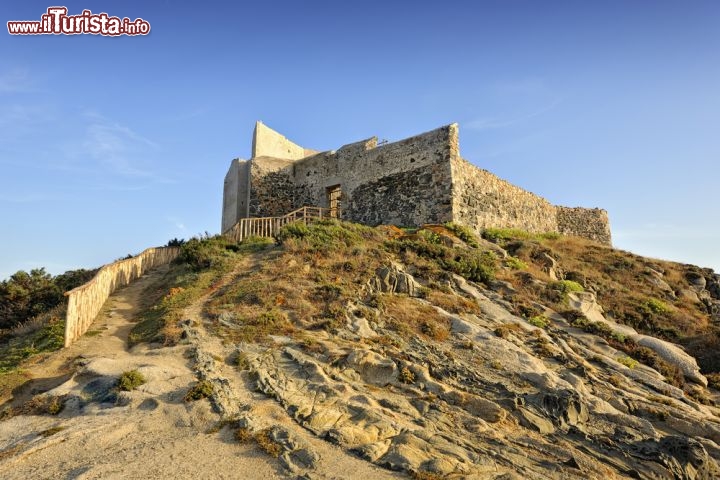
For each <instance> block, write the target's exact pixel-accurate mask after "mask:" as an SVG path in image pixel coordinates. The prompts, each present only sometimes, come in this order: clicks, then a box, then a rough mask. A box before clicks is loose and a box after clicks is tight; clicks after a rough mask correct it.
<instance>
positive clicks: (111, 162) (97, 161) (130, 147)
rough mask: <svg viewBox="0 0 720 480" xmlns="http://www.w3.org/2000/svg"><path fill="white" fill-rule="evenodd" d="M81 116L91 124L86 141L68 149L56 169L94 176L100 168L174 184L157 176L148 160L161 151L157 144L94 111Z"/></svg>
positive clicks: (75, 143)
mask: <svg viewBox="0 0 720 480" xmlns="http://www.w3.org/2000/svg"><path fill="white" fill-rule="evenodd" d="M81 116H82V117H83V118H85V119H87V120H88V123H87V125H86V126H85V128H84V135H83V138H82V139H81V140H79V141H77V142H74V143H69V144H67V145H65V147H64V150H65V160H64V161H61V162H59V163H58V164H56V165H55V168H57V169H59V170H64V171H72V172H76V173H86V174H92V173H97V172H98V167H100V169H99V170H100V171H105V172H108V173H110V174H112V175H115V176H119V177H125V178H133V179H142V180H147V181H149V182H151V183H172V181H171V180H170V179H168V178H166V177H163V176H161V175H158V174H157V173H156V172H154V171H153V169H152V166H151V165H150V163H149V162H150V161H149V159H150V158H152V157H153V156H154V155H155V154H156V152H157V151H158V150H161V147H160V146H159V145H158V144H157V143H156V142H154V141H152V140H150V139H148V138H147V137H145V136H143V135H140V134H139V133H137V132H136V131H135V130H133V129H132V128H130V127H127V126H125V125H121V124H119V123H117V122H114V121H112V120H110V119H109V118H107V117H105V116H103V115H101V114H100V113H97V112H95V111H92V110H87V111H85V112H83V113H82V115H81ZM88 160H91V161H90V162H88ZM125 187H126V186H125ZM138 188H139V187H138Z"/></svg>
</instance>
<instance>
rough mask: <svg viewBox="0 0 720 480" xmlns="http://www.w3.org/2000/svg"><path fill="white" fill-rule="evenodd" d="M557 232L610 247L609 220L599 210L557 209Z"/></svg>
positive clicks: (606, 215)
mask: <svg viewBox="0 0 720 480" xmlns="http://www.w3.org/2000/svg"><path fill="white" fill-rule="evenodd" d="M557 223H558V231H559V232H560V233H562V234H563V235H575V236H577V237H584V238H589V239H590V240H595V241H596V242H600V243H604V244H606V245H611V243H612V237H611V234H610V220H609V218H608V214H607V211H605V210H602V209H600V208H580V207H574V208H570V207H557Z"/></svg>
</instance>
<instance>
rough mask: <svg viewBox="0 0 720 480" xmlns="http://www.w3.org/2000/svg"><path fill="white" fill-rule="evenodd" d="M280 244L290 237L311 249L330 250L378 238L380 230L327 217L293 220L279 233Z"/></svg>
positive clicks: (318, 250)
mask: <svg viewBox="0 0 720 480" xmlns="http://www.w3.org/2000/svg"><path fill="white" fill-rule="evenodd" d="M276 237H277V240H278V242H280V244H283V243H285V242H287V241H288V240H289V239H296V240H301V241H303V242H305V243H306V244H307V247H308V249H309V250H311V251H316V252H329V251H332V250H336V249H338V248H342V247H352V246H355V245H359V244H361V243H362V242H363V240H365V239H371V238H377V239H379V238H380V237H379V234H378V232H377V231H376V230H375V229H374V228H372V227H367V226H364V225H359V224H356V223H350V222H342V221H339V220H333V219H327V220H320V221H317V222H312V223H310V224H307V225H306V224H305V223H303V222H293V223H290V224H288V225H285V226H284V227H283V228H281V229H280V231H279V232H278V234H277V236H276Z"/></svg>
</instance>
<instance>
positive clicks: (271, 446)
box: [255, 428, 283, 458]
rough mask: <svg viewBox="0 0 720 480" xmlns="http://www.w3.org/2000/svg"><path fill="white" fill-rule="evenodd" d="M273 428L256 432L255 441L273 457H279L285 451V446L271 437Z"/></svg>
mask: <svg viewBox="0 0 720 480" xmlns="http://www.w3.org/2000/svg"><path fill="white" fill-rule="evenodd" d="M270 432H271V429H269V428H266V429H265V430H261V431H259V432H257V433H256V434H255V442H257V445H258V447H260V449H261V450H262V451H263V452H265V453H267V454H268V455H270V456H271V457H273V458H278V457H279V456H280V454H281V453H282V452H283V447H282V445H280V444H279V443H277V442H276V441H275V440H273V439H272V438H271V437H270Z"/></svg>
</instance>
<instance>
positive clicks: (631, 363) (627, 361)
mask: <svg viewBox="0 0 720 480" xmlns="http://www.w3.org/2000/svg"><path fill="white" fill-rule="evenodd" d="M617 361H618V362H619V363H621V364H622V365H625V366H626V367H628V368H629V369H633V368H635V367H637V366H638V363H639V362H638V361H637V360H635V359H634V358H632V357H628V356H627V355H625V356H623V357H620V358H618V359H617Z"/></svg>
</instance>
